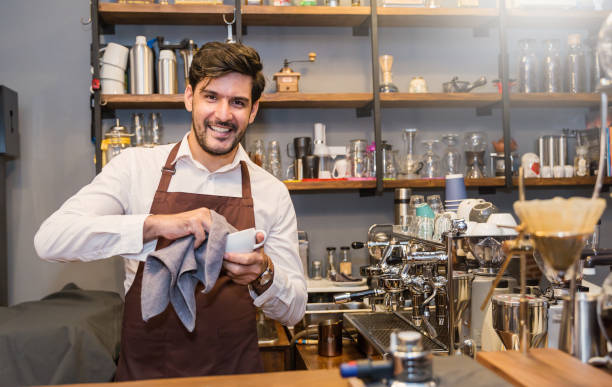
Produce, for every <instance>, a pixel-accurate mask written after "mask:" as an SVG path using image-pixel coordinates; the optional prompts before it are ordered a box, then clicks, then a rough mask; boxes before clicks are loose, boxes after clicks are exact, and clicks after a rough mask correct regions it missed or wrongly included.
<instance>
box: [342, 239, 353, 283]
mask: <svg viewBox="0 0 612 387" xmlns="http://www.w3.org/2000/svg"><path fill="white" fill-rule="evenodd" d="M349 250H350V247H348V246H342V247H340V254H341V256H342V258H341V261H340V273H342V274H344V275H348V276H350V275H351V274H352V272H353V267H352V264H351V259H350V257H349Z"/></svg>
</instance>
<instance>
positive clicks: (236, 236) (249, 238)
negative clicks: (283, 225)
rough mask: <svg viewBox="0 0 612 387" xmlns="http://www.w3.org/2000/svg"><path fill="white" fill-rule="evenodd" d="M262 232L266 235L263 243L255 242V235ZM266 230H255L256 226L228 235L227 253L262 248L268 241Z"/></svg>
mask: <svg viewBox="0 0 612 387" xmlns="http://www.w3.org/2000/svg"><path fill="white" fill-rule="evenodd" d="M258 232H260V233H262V234H263V235H264V239H263V241H262V242H261V243H255V241H256V240H255V236H256V235H257V233H258ZM266 238H267V235H266V232H265V231H264V230H255V228H247V229H246V230H242V231H236V232H233V233H231V234H228V235H227V241H226V242H225V252H226V253H250V252H251V251H253V250H255V249H258V248H260V247H261V246H263V244H264V243H265V242H266Z"/></svg>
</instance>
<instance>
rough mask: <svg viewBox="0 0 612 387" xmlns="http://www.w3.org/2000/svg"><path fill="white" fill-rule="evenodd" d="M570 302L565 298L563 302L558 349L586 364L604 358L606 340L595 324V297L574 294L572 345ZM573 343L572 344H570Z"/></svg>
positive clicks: (592, 295)
mask: <svg viewBox="0 0 612 387" xmlns="http://www.w3.org/2000/svg"><path fill="white" fill-rule="evenodd" d="M569 303H570V300H569V297H566V298H565V299H564V300H563V314H562V317H561V330H560V334H559V349H560V350H562V351H565V352H568V353H572V346H573V353H574V356H575V357H577V358H578V359H580V361H581V362H583V363H586V362H588V361H589V359H590V358H592V357H595V356H605V355H606V354H607V350H606V349H607V348H606V340H605V337H604V336H603V333H602V331H601V329H600V328H599V324H597V296H596V295H594V294H588V293H576V304H575V309H574V313H575V318H574V332H575V333H574V336H573V337H575V339H576V342H575V343H573V337H572V334H571V332H572V330H571V328H570V327H571V321H570V318H569V313H568V309H569V308H568V306H569ZM572 343H573V344H572Z"/></svg>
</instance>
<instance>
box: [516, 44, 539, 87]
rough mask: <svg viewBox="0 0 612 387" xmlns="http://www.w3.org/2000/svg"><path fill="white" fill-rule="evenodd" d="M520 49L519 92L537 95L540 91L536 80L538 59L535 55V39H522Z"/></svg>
mask: <svg viewBox="0 0 612 387" xmlns="http://www.w3.org/2000/svg"><path fill="white" fill-rule="evenodd" d="M519 47H520V54H519V92H521V93H535V92H537V91H538V83H537V79H536V72H537V68H538V58H537V56H536V54H535V39H521V40H519Z"/></svg>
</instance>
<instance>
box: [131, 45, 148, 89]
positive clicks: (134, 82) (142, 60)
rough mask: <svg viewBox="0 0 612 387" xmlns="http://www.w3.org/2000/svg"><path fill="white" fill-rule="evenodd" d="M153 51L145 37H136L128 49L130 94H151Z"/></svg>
mask: <svg viewBox="0 0 612 387" xmlns="http://www.w3.org/2000/svg"><path fill="white" fill-rule="evenodd" d="M153 73H154V71H153V51H151V49H150V48H149V46H148V45H147V38H146V37H145V36H137V37H136V43H135V44H134V46H133V47H132V48H131V49H130V93H131V94H153Z"/></svg>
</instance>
